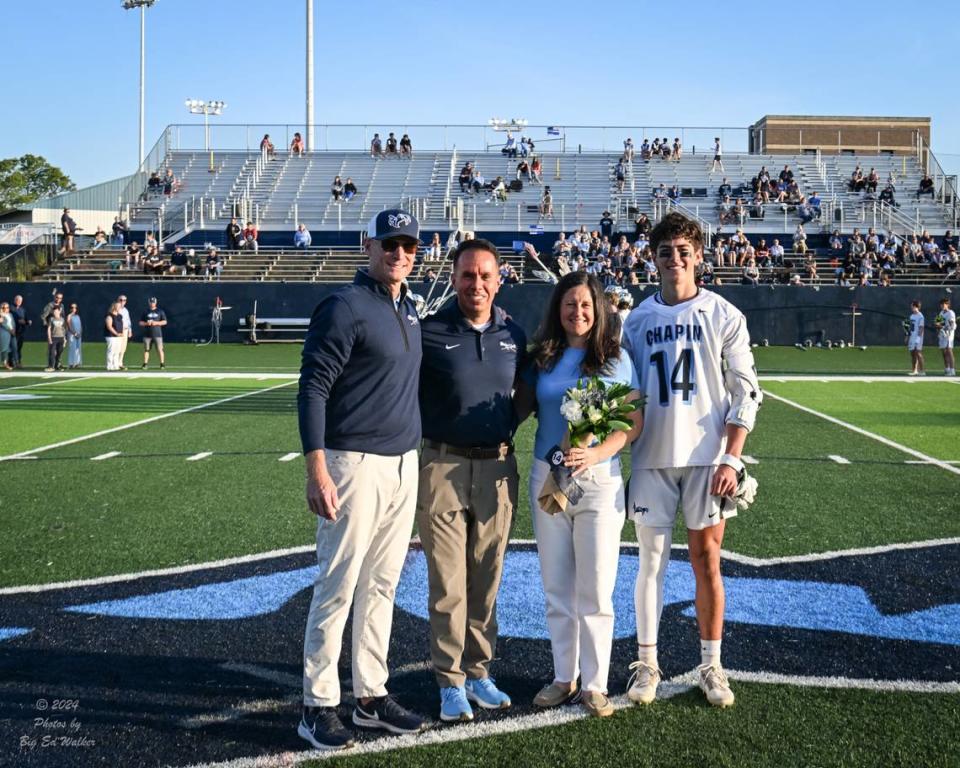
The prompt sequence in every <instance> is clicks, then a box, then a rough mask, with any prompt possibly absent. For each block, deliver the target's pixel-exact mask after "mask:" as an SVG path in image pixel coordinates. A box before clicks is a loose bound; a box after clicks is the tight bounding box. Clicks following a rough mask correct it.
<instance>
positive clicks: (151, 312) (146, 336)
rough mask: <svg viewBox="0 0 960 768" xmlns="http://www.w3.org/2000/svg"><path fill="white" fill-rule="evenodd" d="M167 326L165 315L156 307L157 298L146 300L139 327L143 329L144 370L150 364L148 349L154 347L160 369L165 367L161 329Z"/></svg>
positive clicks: (152, 297)
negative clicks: (145, 309) (145, 307)
mask: <svg viewBox="0 0 960 768" xmlns="http://www.w3.org/2000/svg"><path fill="white" fill-rule="evenodd" d="M166 324H167V314H166V312H164V311H163V310H162V309H160V308H159V307H158V306H157V297H156V296H151V297H150V298H149V299H147V311H146V312H144V313H143V315H141V317H140V327H141V328H143V365H142V366H140V367H141V368H142V369H143V370H146V368H147V364H148V363H149V362H150V347H151V346H156V348H157V357H159V358H160V369H161V370H163V369H164V368H166V367H167V365H166V360H165V359H164V357H163V327H164V326H165V325H166Z"/></svg>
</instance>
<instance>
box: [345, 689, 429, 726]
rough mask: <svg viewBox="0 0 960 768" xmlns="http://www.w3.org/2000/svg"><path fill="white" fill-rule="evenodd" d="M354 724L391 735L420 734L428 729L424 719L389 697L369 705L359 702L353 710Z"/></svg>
mask: <svg viewBox="0 0 960 768" xmlns="http://www.w3.org/2000/svg"><path fill="white" fill-rule="evenodd" d="M353 724H354V725H357V726H359V727H361V728H379V729H380V730H383V731H389V732H390V733H419V732H420V731H424V730H426V729H427V723H426V721H425V720H424V719H423V718H422V717H420V716H419V715H415V714H413V712H408V711H407V710H405V709H404V708H403V707H401V706H400V705H399V704H397V702H395V701H394V700H393V699H391V698H390V697H389V696H379V697H377V698H375V699H371V701H370V703H369V704H361V703H360V702H359V701H358V702H357V706H356V707H355V708H354V710H353Z"/></svg>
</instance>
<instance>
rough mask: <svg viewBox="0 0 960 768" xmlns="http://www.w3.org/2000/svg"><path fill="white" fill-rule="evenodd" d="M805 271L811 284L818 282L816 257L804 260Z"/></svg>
mask: <svg viewBox="0 0 960 768" xmlns="http://www.w3.org/2000/svg"><path fill="white" fill-rule="evenodd" d="M803 269H804V273H805V274H806V277H807V282H809V283H810V284H811V285H814V284H816V282H817V279H818V276H817V262H816V261H815V260H814V259H805V260H804V262H803Z"/></svg>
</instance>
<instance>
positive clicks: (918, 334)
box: [910, 312, 924, 343]
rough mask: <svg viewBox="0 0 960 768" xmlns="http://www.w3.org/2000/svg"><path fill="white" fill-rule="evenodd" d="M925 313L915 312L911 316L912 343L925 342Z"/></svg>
mask: <svg viewBox="0 0 960 768" xmlns="http://www.w3.org/2000/svg"><path fill="white" fill-rule="evenodd" d="M923 325H924V321H923V313H921V312H913V313H911V315H910V341H911V342H916V341H918V342H921V343H922V342H923Z"/></svg>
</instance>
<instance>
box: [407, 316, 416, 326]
mask: <svg viewBox="0 0 960 768" xmlns="http://www.w3.org/2000/svg"><path fill="white" fill-rule="evenodd" d="M407 320H408V321H409V322H410V325H417V324H418V320H417V317H416V315H407Z"/></svg>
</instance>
